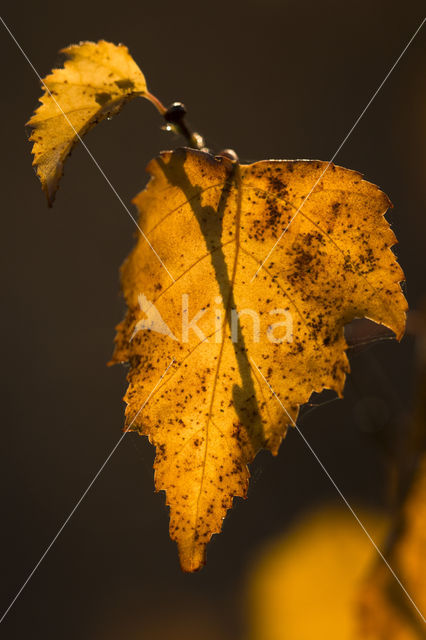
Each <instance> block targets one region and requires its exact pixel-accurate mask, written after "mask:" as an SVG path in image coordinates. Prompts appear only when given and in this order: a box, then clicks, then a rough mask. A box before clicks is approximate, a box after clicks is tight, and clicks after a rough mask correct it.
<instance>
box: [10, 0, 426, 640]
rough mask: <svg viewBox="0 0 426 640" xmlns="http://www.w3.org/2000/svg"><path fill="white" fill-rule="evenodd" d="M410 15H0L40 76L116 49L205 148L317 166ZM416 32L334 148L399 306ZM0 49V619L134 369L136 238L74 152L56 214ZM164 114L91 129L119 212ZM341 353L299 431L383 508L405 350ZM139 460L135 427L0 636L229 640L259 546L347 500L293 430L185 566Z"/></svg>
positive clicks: (416, 175) (82, 10)
mask: <svg viewBox="0 0 426 640" xmlns="http://www.w3.org/2000/svg"><path fill="white" fill-rule="evenodd" d="M422 10H423V12H424V5H423V2H421V1H420V0H419V1H418V2H416V1H405V2H403V3H390V2H389V1H388V0H386V1H378V2H375V1H373V2H371V1H368V2H365V1H363V2H358V3H342V2H332V1H330V0H328V1H326V2H312V1H310V2H305V3H300V2H296V1H290V0H288V1H286V2H284V1H281V2H280V1H279V0H263V2H261V1H260V0H245V1H244V2H243V1H241V0H234V1H227V2H222V1H221V0H215V2H209V3H207V2H195V0H193V1H191V2H179V1H176V2H169V1H166V2H161V3H158V2H144V1H142V2H129V1H128V0H121V1H120V2H118V3H114V4H111V3H106V2H103V3H100V2H98V3H93V2H87V1H85V2H81V1H80V0H78V1H74V2H68V3H59V2H52V1H51V0H45V1H44V2H37V3H29V2H28V3H20V2H15V3H12V2H5V3H4V9H3V17H4V19H5V21H6V22H7V24H8V25H9V27H10V29H11V30H12V31H13V33H14V34H15V36H16V38H17V39H18V41H19V42H20V44H21V45H22V47H23V48H24V49H25V51H26V52H27V54H28V56H29V57H30V59H31V61H32V62H33V64H34V65H35V67H36V68H37V70H38V71H39V72H40V73H41V74H42V75H45V74H46V73H47V72H48V71H49V70H50V69H51V67H52V66H54V64H55V61H56V60H57V51H58V50H59V49H60V48H62V47H63V46H65V45H68V44H70V43H74V42H77V41H79V40H84V39H90V40H97V39H100V38H104V39H107V40H111V41H114V42H123V43H125V44H126V45H127V46H128V47H129V49H130V51H131V53H132V55H133V56H134V58H135V60H136V61H137V62H138V63H139V64H140V66H141V67H142V69H143V71H144V72H145V74H146V76H147V78H148V82H149V86H150V88H151V90H152V91H153V92H154V93H155V94H157V95H158V96H159V97H160V98H161V99H162V100H163V102H165V103H169V102H170V101H172V100H176V99H180V100H184V101H185V103H186V105H187V107H188V110H189V113H190V120H191V122H192V124H193V125H194V127H196V128H198V129H199V130H200V131H201V132H202V133H203V134H204V135H205V137H206V139H207V141H208V143H209V145H210V146H211V147H213V148H214V149H215V150H220V149H221V148H223V147H234V148H235V149H236V150H237V151H238V153H239V155H240V158H241V159H242V160H244V161H251V160H258V159H262V158H271V157H277V158H319V159H322V160H328V159H329V158H330V157H331V156H332V154H333V153H334V151H335V150H336V148H337V147H338V145H339V143H340V142H341V140H342V139H343V137H344V136H345V134H346V133H347V131H348V130H349V128H350V127H351V126H352V124H353V123H354V121H355V119H356V118H357V116H358V115H359V113H360V112H361V110H362V109H363V107H364V106H365V104H366V103H367V101H368V99H369V98H370V96H371V95H372V93H373V92H374V91H375V89H376V88H377V86H378V85H379V83H380V82H381V81H382V79H383V78H384V76H385V74H386V73H387V71H388V70H389V68H390V67H391V65H392V64H393V62H394V60H395V59H396V58H397V56H398V55H399V54H400V52H401V51H402V49H403V47H404V46H405V44H406V43H407V41H408V40H409V38H410V37H411V35H412V34H413V32H414V31H415V29H416V28H417V26H418V25H419V23H420V21H421V19H422V17H423V16H422ZM425 29H426V27H425ZM425 29H424V30H423V32H422V33H420V34H419V36H418V37H417V39H416V40H415V42H414V43H413V44H412V46H411V47H410V48H409V50H408V52H407V54H406V55H405V57H404V58H403V59H402V61H401V63H400V64H399V66H398V67H397V69H396V70H395V72H394V73H393V74H392V76H391V77H390V79H389V81H388V82H387V83H386V85H385V86H384V88H383V90H382V91H381V92H380V94H379V95H378V97H377V98H376V100H375V101H374V103H373V105H372V106H371V108H370V109H369V111H368V112H367V114H366V115H365V117H364V118H363V120H362V121H361V123H360V124H359V126H358V127H357V128H356V130H355V131H354V133H353V135H352V136H351V138H350V140H349V141H348V143H347V144H346V145H345V147H344V149H343V150H342V152H341V153H340V154H339V156H338V158H337V162H338V163H339V164H342V165H343V166H346V167H349V168H353V169H358V170H360V171H362V172H363V173H364V174H365V176H366V177H367V179H369V180H371V181H373V182H375V183H376V184H378V185H380V186H381V187H382V188H383V189H384V190H385V191H386V192H387V193H388V194H389V196H390V197H391V199H392V201H393V202H394V205H395V208H394V209H393V211H392V212H391V213H390V215H389V219H390V220H391V221H392V224H393V227H394V230H395V232H396V233H397V236H398V238H399V242H400V244H399V246H398V248H397V253H398V256H399V258H400V261H401V263H402V265H403V267H404V269H405V272H406V276H407V282H408V286H407V296H408V299H409V302H410V305H411V306H412V307H416V305H417V304H418V303H419V301H420V299H421V297H422V295H423V294H424V291H425V285H424V277H425V232H426V212H425V204H426V202H425V201H426V187H425V175H426V88H425V53H426V50H425V49H426V31H425ZM0 58H1V60H2V63H3V64H2V67H3V68H2V89H1V104H2V116H1V122H2V138H1V142H2V147H1V184H2V186H1V209H2V227H1V228H2V256H1V257H2V265H1V277H2V290H1V293H2V301H3V304H2V314H1V322H2V328H1V336H2V339H1V348H2V359H1V367H2V381H1V392H2V401H1V415H2V438H1V445H2V446H1V502H0V504H1V512H2V527H1V544H0V563H1V566H0V575H1V608H2V610H3V609H6V607H7V606H8V605H9V603H10V601H11V599H12V598H13V596H14V595H15V593H16V592H17V590H18V589H19V588H20V586H21V585H22V583H23V582H24V580H25V579H26V577H27V575H28V573H29V572H30V570H31V569H32V568H33V566H34V565H35V563H36V562H37V561H38V559H39V558H40V556H41V554H42V552H43V551H44V549H45V548H46V547H47V545H48V544H49V542H50V541H51V539H52V538H53V536H54V535H55V533H56V532H57V530H58V528H59V527H60V525H61V524H62V522H63V521H64V519H65V518H66V516H67V515H68V513H69V512H70V511H71V509H72V507H73V506H74V504H75V503H76V501H77V499H78V498H79V496H80V495H81V493H82V492H83V490H84V489H85V488H86V487H87V485H88V483H89V482H90V480H91V479H92V477H93V475H94V474H95V472H96V471H97V470H98V468H99V467H100V465H101V464H102V462H103V461H104V460H105V458H106V456H107V454H108V453H109V452H110V450H111V449H112V447H113V446H114V444H115V443H116V441H117V440H118V438H119V437H120V434H121V428H122V424H123V410H124V405H123V403H122V400H121V398H122V396H123V393H124V390H125V371H124V369H121V368H120V367H116V368H112V369H111V368H107V367H106V366H105V363H106V362H107V361H108V359H109V357H110V355H111V352H112V341H113V337H114V326H115V324H116V323H117V322H118V321H119V320H120V319H121V317H122V314H123V310H124V305H123V302H122V300H121V298H120V296H119V293H118V267H119V265H120V263H121V262H122V260H123V259H124V257H125V256H126V254H127V253H128V251H129V249H130V248H131V246H132V244H133V242H134V240H133V237H134V231H135V229H134V226H133V223H132V222H131V220H130V219H129V217H128V216H127V214H126V212H125V211H124V210H123V208H122V207H121V205H120V204H119V202H118V201H117V200H116V198H115V196H114V195H113V193H112V192H111V191H110V189H109V187H108V185H107V184H106V183H105V181H104V179H103V178H102V176H101V175H100V174H99V172H98V170H97V169H96V167H95V166H94V165H93V163H92V161H91V160H90V158H89V157H88V155H87V153H86V152H85V151H84V149H81V148H78V149H76V150H75V151H74V153H73V156H72V158H71V159H70V160H69V162H68V164H67V166H66V170H65V177H64V179H63V182H62V184H61V187H60V190H59V193H58V197H57V200H56V203H55V206H54V208H53V209H52V210H49V209H47V207H46V205H45V200H44V197H43V195H42V193H41V189H40V186H39V184H38V182H37V179H36V177H35V175H34V172H33V169H32V167H31V158H30V146H29V144H28V142H27V140H26V134H25V130H24V126H23V125H24V122H25V121H26V120H27V119H28V117H29V115H30V113H31V111H32V109H33V108H34V107H35V106H36V104H37V98H38V96H39V95H40V88H39V82H38V80H37V78H36V77H35V75H34V73H33V71H32V70H31V68H30V67H29V65H28V63H27V62H26V61H25V59H24V58H23V56H22V55H21V53H20V52H19V50H18V49H17V47H16V45H15V44H14V43H13V41H12V40H11V38H10V36H9V35H8V34H7V32H6V31H5V30H4V29H3V27H1V25H0ZM160 124H161V123H160V118H159V117H158V114H157V113H156V112H155V110H154V109H153V108H152V106H151V105H150V104H148V103H147V102H144V101H136V102H133V103H131V104H130V105H128V106H127V107H126V108H125V110H124V111H123V113H122V114H121V115H120V116H119V117H118V118H117V119H115V120H113V121H112V122H105V123H103V124H102V125H100V126H99V127H98V128H97V129H95V130H94V131H92V132H91V133H90V134H89V135H88V136H87V139H86V142H87V144H88V146H89V148H90V149H91V151H92V152H93V154H94V155H95V157H96V159H97V160H98V161H99V163H100V164H101V166H102V167H103V169H104V170H105V172H106V173H107V175H108V176H109V178H110V179H111V181H112V183H113V184H114V186H115V187H116V189H117V190H118V192H119V193H120V195H121V196H122V198H123V199H124V200H125V201H126V202H129V201H130V199H131V197H133V195H135V194H136V193H137V192H138V191H139V190H140V189H141V188H142V187H143V185H144V184H145V181H146V175H145V172H144V167H145V165H146V164H147V162H148V161H149V159H150V158H151V157H153V156H154V155H155V154H156V153H157V152H158V151H159V150H160V149H164V148H170V147H172V146H175V145H176V144H178V143H179V142H178V141H176V140H174V139H173V138H172V137H171V136H170V134H167V133H165V132H162V131H161V130H160ZM351 362H352V367H353V373H352V375H351V377H350V378H349V379H348V382H347V386H346V395H345V399H344V400H341V401H336V402H331V403H329V404H326V405H325V406H323V407H321V408H317V409H315V410H314V411H311V412H310V413H307V414H306V415H305V416H304V417H302V419H301V422H300V424H301V427H302V429H303V431H304V433H305V434H306V436H307V438H308V439H309V441H310V442H311V443H312V445H313V447H314V448H315V450H316V451H317V453H318V455H319V456H320V458H321V459H322V460H323V462H324V464H325V465H326V467H327V468H328V470H329V471H330V473H331V475H332V476H333V477H334V479H335V480H336V482H337V484H338V485H339V486H340V487H341V489H342V491H343V492H344V494H345V495H346V496H347V498H348V499H349V500H350V501H351V502H353V503H354V504H357V505H358V504H367V505H384V504H385V503H386V488H385V481H386V454H385V451H386V449H387V448H388V446H389V443H391V441H392V437H391V436H392V433H393V431H394V430H395V428H396V427H397V426H398V425H400V424H402V420H403V418H404V416H405V415H407V414H408V413H409V411H410V409H411V406H412V402H413V391H412V389H413V380H414V376H415V367H414V343H413V340H412V339H411V338H409V337H408V338H404V340H403V342H402V343H401V344H400V345H398V344H396V343H392V342H386V343H380V344H377V345H375V346H374V347H373V348H372V349H369V350H366V351H363V352H362V353H361V354H359V355H357V356H356V357H353V358H352V359H351ZM283 366H285V363H284V365H283ZM366 407H367V409H366ZM152 460H153V452H152V450H151V448H150V446H149V445H148V443H147V442H145V441H144V439H142V438H139V437H137V436H135V435H129V436H126V438H125V440H124V441H123V442H122V444H121V445H120V448H119V449H118V450H117V452H116V453H115V455H114V457H113V458H112V460H111V461H110V463H109V464H108V466H107V467H106V469H105V470H104V472H103V474H102V475H101V477H100V478H99V480H98V481H97V483H96V485H95V486H94V487H93V489H92V490H91V492H90V493H89V495H88V496H87V498H86V500H85V501H84V503H83V504H82V505H81V506H80V508H79V509H78V511H77V513H76V514H75V516H74V517H73V518H72V520H71V522H70V523H69V525H68V526H67V527H66V528H65V530H64V532H63V533H62V535H61V536H60V538H59V539H58V541H57V543H56V544H55V545H54V547H53V548H52V550H51V551H50V553H49V554H48V555H47V557H46V559H45V560H44V561H43V563H42V564H41V566H40V568H39V570H38V571H37V573H36V574H35V575H34V577H33V578H32V580H31V581H30V583H29V584H28V585H27V587H26V589H25V590H24V592H23V593H22V595H21V597H20V598H19V599H18V601H17V602H16V604H15V605H14V607H13V608H12V609H11V611H10V612H9V614H8V616H7V618H6V619H5V621H4V622H3V624H2V625H1V626H0V637H1V638H7V639H12V638H13V639H15V638H17V639H18V638H19V639H20V638H25V637H31V638H43V639H46V640H47V639H50V638H52V639H53V638H55V639H56V638H61V639H62V640H68V639H75V638H78V639H82V640H86V639H91V640H104V639H108V640H109V639H114V640H115V639H116V638H125V639H126V640H134V639H136V638H138V639H139V638H149V639H151V638H153V639H156V638H173V639H174V638H183V637H185V638H189V637H191V638H192V637H197V638H201V637H204V638H210V635H211V638H224V639H228V638H242V637H244V636H245V626H244V618H245V617H246V613H247V612H246V610H245V602H244V592H245V584H246V580H247V577H248V575H249V573H250V567H251V566H252V564H253V563H254V562H255V561H256V557H257V554H258V553H259V552H260V551H261V550H262V549H263V548H264V546H265V544H266V543H267V542H268V541H269V540H271V539H273V538H274V536H276V535H278V534H280V533H281V532H283V531H284V530H285V528H286V527H288V526H289V525H290V524H291V523H293V522H295V521H296V519H297V517H298V516H299V515H300V514H302V513H303V512H304V511H306V510H308V509H309V508H311V507H313V506H315V505H319V504H320V503H322V501H330V500H331V501H333V500H338V496H337V495H336V492H335V490H334V489H333V487H332V486H331V485H330V482H329V480H328V479H327V478H326V477H325V475H324V473H323V471H322V470H321V468H320V467H319V465H318V463H317V462H316V461H315V459H314V458H313V457H312V455H311V454H310V453H309V451H308V450H307V449H306V447H305V445H304V444H303V442H302V441H301V439H300V437H299V436H298V435H297V433H296V432H292V433H290V434H289V436H288V437H287V440H286V442H285V443H284V445H283V446H282V448H281V451H280V454H279V456H278V458H277V459H272V457H271V456H270V455H267V454H261V455H260V456H259V457H258V459H257V461H256V462H255V463H254V465H253V467H252V473H253V479H252V483H251V487H250V492H249V500H248V501H246V502H243V501H240V500H238V501H237V504H236V505H235V509H234V510H233V512H232V513H231V514H230V515H229V516H228V518H227V519H226V521H225V524H224V532H223V534H222V535H221V536H218V537H216V538H215V539H214V541H213V542H212V543H211V545H210V549H209V554H208V564H207V567H206V568H205V569H204V570H203V571H202V572H201V573H199V574H197V575H189V576H188V575H183V574H182V573H181V572H180V569H179V566H178V560H177V553H176V549H175V545H174V543H172V542H170V541H169V539H168V531H167V529H168V521H167V520H168V518H167V511H166V508H165V506H164V497H163V495H161V494H159V495H155V494H154V493H153V478H152V476H153V474H152ZM354 526H357V525H356V523H355V522H354ZM331 535H332V532H331ZM194 613H195V618H194ZM190 634H191V635H190ZM209 634H210V635H209Z"/></svg>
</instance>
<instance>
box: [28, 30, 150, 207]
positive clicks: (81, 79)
mask: <svg viewBox="0 0 426 640" xmlns="http://www.w3.org/2000/svg"><path fill="white" fill-rule="evenodd" d="M61 53H64V54H65V55H66V56H67V58H68V59H67V61H66V62H65V64H64V68H63V69H54V70H53V72H52V73H51V74H50V75H48V76H47V77H46V78H45V79H44V81H43V87H44V94H43V96H42V97H41V98H40V102H41V105H40V106H39V107H38V108H37V109H36V111H35V113H34V115H33V116H32V118H31V119H30V120H29V122H28V123H27V124H28V125H29V126H31V127H32V128H33V132H32V133H31V136H30V140H31V141H32V142H34V146H33V150H32V151H33V154H34V161H33V164H34V165H35V166H36V167H37V175H38V176H39V178H40V180H41V184H42V187H43V191H44V192H45V193H46V196H47V201H48V203H49V205H51V204H52V202H53V199H54V196H55V192H56V190H57V188H58V182H59V180H60V178H61V176H62V173H63V163H64V160H65V159H66V157H67V156H68V154H69V153H70V152H71V150H72V147H73V146H74V144H75V143H76V142H77V140H78V139H79V137H80V138H81V137H82V136H83V135H84V134H85V133H87V131H89V129H91V128H92V127H93V126H94V125H95V124H97V123H98V122H100V121H101V120H103V119H104V118H109V117H111V116H113V115H114V114H116V113H118V111H120V109H121V108H122V106H123V105H124V104H125V103H126V102H128V101H129V100H131V99H132V98H134V97H136V96H146V94H147V87H146V82H145V77H144V75H143V73H142V72H141V70H140V69H139V67H138V66H137V64H136V63H135V62H134V60H133V58H132V57H131V56H130V54H129V51H128V49H127V47H125V46H123V45H121V44H120V45H115V44H112V43H111V42H105V40H100V41H99V42H97V43H96V42H81V43H80V44H77V45H71V46H69V47H67V48H66V49H63V50H62V52H61Z"/></svg>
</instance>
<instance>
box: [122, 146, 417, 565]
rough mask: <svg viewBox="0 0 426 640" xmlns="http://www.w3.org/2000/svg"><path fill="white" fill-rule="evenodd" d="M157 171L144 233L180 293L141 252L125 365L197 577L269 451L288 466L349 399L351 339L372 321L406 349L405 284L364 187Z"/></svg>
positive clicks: (222, 167)
mask: <svg viewBox="0 0 426 640" xmlns="http://www.w3.org/2000/svg"><path fill="white" fill-rule="evenodd" d="M148 170H149V172H150V173H151V174H152V178H151V181H150V182H149V184H148V187H147V188H146V190H145V191H143V192H142V193H140V194H139V195H138V196H137V197H136V199H135V203H136V205H137V207H138V209H139V211H140V227H141V229H142V230H143V231H144V233H145V234H146V236H147V237H148V238H149V240H150V242H151V243H152V244H153V246H155V248H156V250H157V252H158V253H159V255H160V256H161V257H162V259H163V260H164V261H165V263H166V264H167V268H168V270H169V271H170V272H171V274H172V275H173V276H174V278H175V282H171V281H170V278H169V276H168V274H167V273H166V271H165V269H164V268H162V267H161V265H160V264H159V262H158V260H157V259H156V256H155V255H154V254H153V253H152V251H151V249H150V247H149V246H148V244H147V243H146V240H145V239H144V238H143V237H142V236H139V238H138V242H137V245H136V247H135V248H134V250H133V251H132V253H131V254H130V256H129V258H128V259H127V260H126V262H125V263H124V265H123V267H122V284H123V290H124V295H125V298H126V302H127V306H128V312H127V315H126V318H125V319H124V320H123V322H122V323H121V324H120V325H119V326H118V330H117V337H116V350H115V354H114V359H113V361H115V362H126V361H127V362H129V363H130V372H129V376H128V379H129V389H128V392H127V395H126V401H127V403H128V407H127V410H126V416H127V425H128V428H131V429H134V430H137V431H139V432H140V433H143V434H146V435H148V436H149V438H150V441H151V442H152V443H153V444H154V445H155V446H156V461H155V480H156V487H157V489H158V490H165V491H166V494H167V504H169V505H170V533H171V537H172V538H173V539H174V540H176V541H177V543H178V547H179V554H180V560H181V565H182V568H183V569H184V570H185V571H195V570H197V569H199V568H200V567H201V566H202V564H203V563H204V560H205V547H206V544H207V542H208V541H209V540H210V538H211V536H212V534H214V533H217V532H219V531H220V529H221V526H222V520H223V518H224V516H225V514H226V512H227V510H228V509H229V508H230V507H231V504H232V500H233V497H234V496H240V497H245V496H246V492H247V484H248V479H249V471H248V468H247V464H248V463H250V462H251V461H252V460H253V458H254V456H255V455H256V453H257V451H259V449H261V448H266V449H269V450H270V451H271V452H272V453H274V454H276V453H277V451H278V448H279V446H280V443H281V440H282V438H283V436H284V435H285V433H286V429H287V427H288V426H289V424H291V421H292V420H296V418H297V413H298V409H299V406H300V405H301V404H303V403H305V402H307V401H308V400H309V397H310V396H311V394H312V392H313V391H317V392H320V391H322V390H323V389H324V388H329V389H334V390H335V391H336V392H337V394H338V395H339V396H341V395H342V393H343V387H344V382H345V378H346V374H347V372H348V371H349V363H348V359H347V356H346V353H345V351H346V348H347V344H346V342H345V338H344V331H343V330H344V325H345V324H346V323H348V322H349V321H351V320H352V319H353V318H355V317H368V318H370V319H372V320H374V321H375V322H379V323H381V324H384V325H386V326H387V327H389V328H390V329H392V331H394V333H395V334H396V337H397V338H398V339H400V338H401V336H402V334H403V332H404V326H405V311H406V301H405V298H404V296H403V294H402V292H401V288H400V284H399V283H400V281H401V280H402V279H403V273H402V270H401V269H400V267H399V266H398V264H397V262H396V259H395V256H394V254H393V252H392V251H391V246H392V245H393V244H395V236H394V234H393V233H392V231H391V230H390V227H389V225H388V223H387V222H386V220H385V219H384V213H385V212H386V210H387V208H388V207H389V204H390V202H389V200H388V198H387V196H386V195H385V194H384V193H383V192H382V191H381V190H380V189H379V188H378V187H376V186H375V185H373V184H371V183H369V182H366V181H364V180H363V179H362V177H361V175H360V174H359V173H357V172H355V171H349V170H347V169H343V168H341V167H338V166H335V165H330V166H328V165H327V163H325V162H319V161H309V160H300V161H287V160H270V161H261V162H256V163H254V164H251V165H241V166H240V165H239V164H237V163H233V162H232V161H231V160H229V159H228V158H225V157H214V156H212V155H210V154H208V153H205V152H200V151H194V150H190V149H177V150H176V151H174V152H165V153H162V154H161V156H160V157H159V158H157V159H156V160H153V161H152V162H151V163H150V165H149V167H148ZM322 174H323V175H322ZM316 182H318V184H317V186H316V188H315V189H314V191H313V192H312V193H311V195H310V197H309V198H308V199H307V200H306V201H305V202H304V199H305V197H306V195H307V194H309V192H310V190H311V189H312V187H313V186H314V185H315V183H316ZM303 202H304V204H303V208H302V209H301V210H300V212H299V213H298V215H296V216H295V217H294V214H295V212H297V210H298V208H299V207H300V206H301V205H302V203H303ZM292 218H294V219H293V220H292ZM291 220H292V223H291V224H290V226H289V227H288V230H287V232H286V233H285V235H284V236H283V238H282V239H281V241H280V242H278V244H276V242H277V240H278V238H279V236H280V234H281V232H282V230H283V229H285V228H286V226H287V225H288V224H289V222H290V221H291ZM275 244H276V247H275V249H274V251H273V252H272V254H271V255H270V257H269V258H268V260H267V262H266V263H265V265H264V268H262V269H261V271H260V272H259V275H258V276H257V278H256V279H255V280H254V281H253V282H252V276H253V274H254V273H255V271H256V269H257V268H258V266H259V265H260V264H261V261H262V260H263V258H264V257H265V256H266V255H268V252H269V251H270V250H271V249H272V247H273V246H274V245H275ZM171 362H173V364H172V366H171V367H170V369H169V371H168V372H167V374H166V375H165V377H164V379H163V380H162V382H161V384H159V385H158V387H157V388H156V389H155V392H154V393H153V394H152V396H151V397H150V400H149V403H148V404H147V406H146V408H143V409H142V410H141V406H142V404H143V402H144V400H145V398H146V397H147V396H148V394H149V393H150V392H151V390H152V388H153V387H154V386H155V384H156V383H157V381H158V378H159V377H160V375H161V374H162V373H163V372H164V371H165V369H166V367H167V366H168V365H169V364H170V363H171ZM259 371H260V372H261V375H260V374H259ZM262 376H264V377H265V378H266V380H267V381H268V383H269V384H270V385H271V387H272V388H273V389H274V390H275V392H276V393H277V395H278V396H279V398H280V400H281V402H282V403H283V405H284V407H285V408H286V411H283V409H282V407H281V405H280V404H279V402H277V399H276V398H275V397H274V395H273V394H272V393H271V391H270V389H269V388H268V386H267V385H266V384H265V381H264V380H263V379H262ZM286 412H288V413H286ZM290 416H291V418H290Z"/></svg>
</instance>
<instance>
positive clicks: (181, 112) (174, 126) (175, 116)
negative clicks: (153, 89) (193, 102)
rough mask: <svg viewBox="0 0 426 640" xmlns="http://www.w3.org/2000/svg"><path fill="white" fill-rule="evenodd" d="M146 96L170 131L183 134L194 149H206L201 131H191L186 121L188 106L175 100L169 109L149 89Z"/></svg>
mask: <svg viewBox="0 0 426 640" xmlns="http://www.w3.org/2000/svg"><path fill="white" fill-rule="evenodd" d="M144 97H145V98H147V99H148V100H149V101H150V102H151V103H152V104H153V105H154V106H155V107H156V109H157V111H158V112H159V113H160V115H162V116H163V118H164V119H165V120H166V122H167V129H168V130H169V131H174V132H175V133H176V134H178V135H181V136H183V137H184V138H185V139H186V141H187V143H188V146H189V147H191V148H192V149H198V150H199V151H202V150H205V149H206V146H205V142H204V138H203V137H202V136H201V135H200V134H199V133H196V132H195V131H191V129H190V128H189V126H188V124H187V122H186V121H185V116H186V108H185V105H184V104H182V102H173V103H172V104H171V105H170V107H169V108H168V109H167V108H166V107H165V106H164V105H163V103H162V102H161V100H159V99H158V98H157V97H156V96H154V95H153V94H152V93H150V92H149V91H147V92H146V93H145V94H144Z"/></svg>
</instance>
